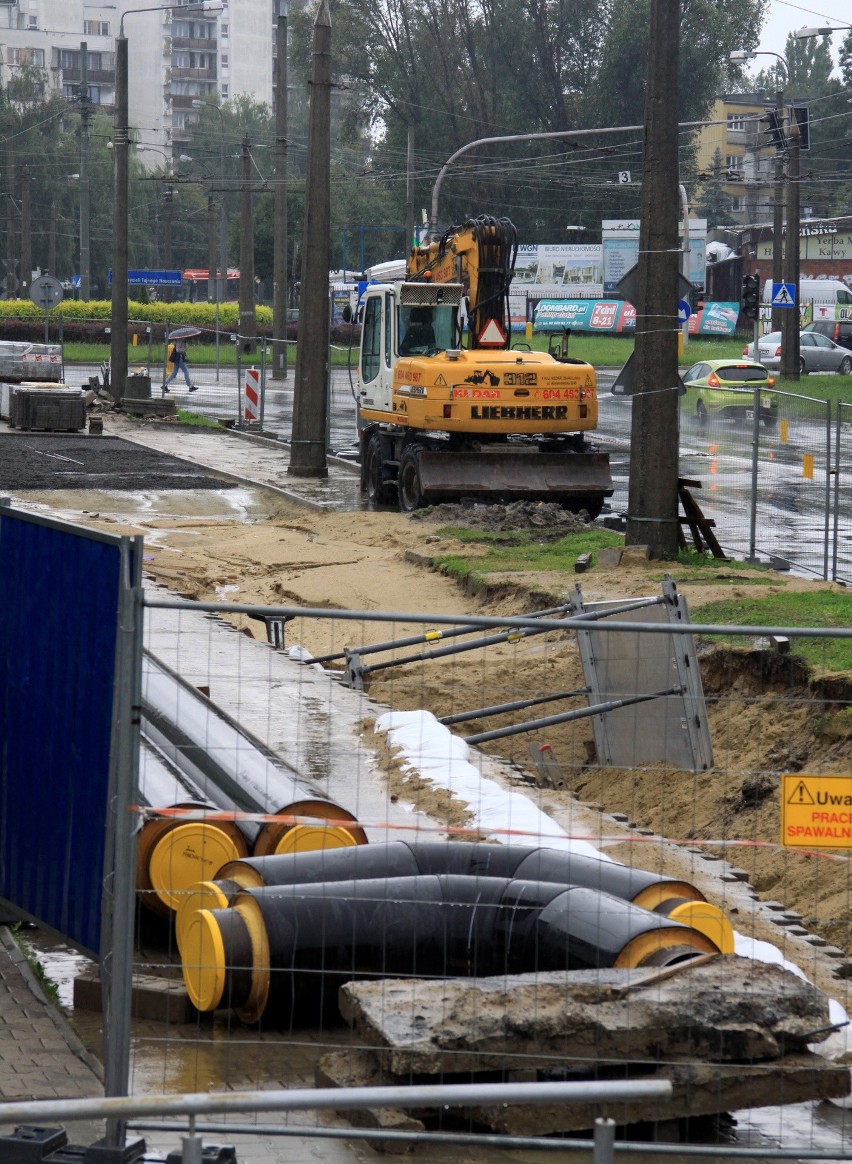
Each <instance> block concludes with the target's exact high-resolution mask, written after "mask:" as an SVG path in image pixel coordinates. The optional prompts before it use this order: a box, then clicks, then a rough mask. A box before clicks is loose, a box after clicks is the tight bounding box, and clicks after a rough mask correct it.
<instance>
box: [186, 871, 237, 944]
mask: <svg viewBox="0 0 852 1164" xmlns="http://www.w3.org/2000/svg"><path fill="white" fill-rule="evenodd" d="M229 905H230V899H229V897H228V895H227V894H226V893H224V892H223V891H222V889H220V887H219V886H218V885H217V884H216V882H215V881H199V882H198V883H197V884H196V885H190V887H189V889H187V890H185V891H184V893H182V894H181V898H180V905H179V906H178V908H177V913H176V914H175V938H176V940H177V944H178V949H179V950H182V949H183V941H184V935H185V934H186V932H187V929H188V927H189V924H190V922H191V921H192V915H193V914H194V913H197V912H198V911H199V910H201V909H227V907H228V906H229Z"/></svg>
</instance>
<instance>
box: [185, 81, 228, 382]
mask: <svg viewBox="0 0 852 1164" xmlns="http://www.w3.org/2000/svg"><path fill="white" fill-rule="evenodd" d="M192 105H193V108H194V109H213V110H215V112H216V115H217V116H218V118H219V186H220V188H221V189H220V195H219V278H218V279H217V280H216V286H215V296H214V294H213V291H214V288H213V285H212V282H211V279H210V276H211V275H212V273H213V272H212V270H211V271H208V281H207V294H208V297H209V298H210V299H214V298H215V302H216V383H217V384H218V382H219V310H220V307H221V304H222V303H224V302H225V296H226V294H227V290H228V220H227V217H226V214H225V118H224V117H223V115H222V110H221V108H220V107H219V106H218V105H216V104H214V103H213V102H212V101H202V100H201V99H200V98H196V99H195V100H194V101H193V102H192ZM211 267H212V264H211Z"/></svg>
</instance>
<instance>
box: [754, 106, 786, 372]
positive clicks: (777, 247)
mask: <svg viewBox="0 0 852 1164" xmlns="http://www.w3.org/2000/svg"><path fill="white" fill-rule="evenodd" d="M775 112H776V114H777V116H778V124H779V125H783V123H784V91H783V89H776V91H775ZM783 237H784V154H783V152H782V151H781V150H776V153H775V193H774V195H773V198H772V282H773V283H783V282H784V252H783V250H782V249H781V239H782V238H783ZM787 314H788V312H787V309H786V308H778V307H773V309H772V330H773V331H781V330H782V328H783V325H784V316H785V315H787ZM754 358H755V359H757V348H756V347H755V349H754Z"/></svg>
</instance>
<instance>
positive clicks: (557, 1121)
mask: <svg viewBox="0 0 852 1164" xmlns="http://www.w3.org/2000/svg"><path fill="white" fill-rule="evenodd" d="M658 1074H659V1075H660V1076H662V1077H664V1078H666V1079H670V1080H671V1083H672V1088H673V1093H672V1096H671V1098H670V1099H668V1100H660V1101H657V1102H656V1103H655V1110H654V1111H653V1113H649V1111H648V1102H647V1100H645V1101H644V1102H643V1101H634V1102H632V1103H622V1104H607V1105H603V1104H599V1103H598V1104H591V1103H583V1104H572V1105H571V1106H570V1107H569V1106H568V1105H556V1104H553V1105H551V1106H546V1107H535V1108H532V1107H527V1108H524V1107H508V1106H494V1107H488V1108H485V1107H482V1108H472V1109H471V1110H470V1112H469V1113H468V1114H469V1115H470V1118H471V1119H472V1120H474V1121H476V1122H481V1123H484V1124H487V1125H488V1127H490V1128H491V1129H492V1130H493V1131H495V1132H500V1133H502V1134H504V1135H509V1136H532V1135H536V1136H546V1135H551V1134H552V1133H554V1132H576V1131H583V1130H585V1129H588V1128H592V1127H593V1126H594V1122H595V1120H596V1119H597V1118H598V1117H599V1116H607V1117H609V1118H610V1119H613V1120H615V1122H616V1123H617V1124H619V1125H624V1124H637V1123H643V1122H647V1121H648V1120H649V1119H652V1120H653V1121H654V1122H655V1123H656V1122H657V1121H660V1120H671V1119H683V1118H686V1117H690V1116H692V1117H694V1116H701V1115H713V1114H716V1113H719V1112H728V1111H737V1110H739V1109H742V1108H753V1107H774V1106H776V1105H777V1104H778V1103H784V1104H789V1103H804V1102H806V1101H813V1100H823V1099H840V1098H842V1097H843V1096H846V1095H848V1094H849V1068H848V1067H844V1066H842V1065H840V1064H837V1063H829V1062H827V1061H826V1060H825V1059H822V1058H820V1057H819V1056H818V1055H795V1056H789V1057H786V1058H784V1059H776V1060H773V1061H771V1062H766V1063H748V1064H743V1063H736V1064H735V1063H722V1064H720V1063H666V1064H664V1065H661V1067H660V1069H659V1073H658ZM647 1077H648V1076H647V1075H644V1074H643V1073H642V1072H641V1071H637V1072H635V1073H634V1072H631V1074H630V1078H631V1079H633V1080H635V1079H642V1078H647ZM651 1077H652V1078H653V1077H654V1076H653V1075H652V1076H651Z"/></svg>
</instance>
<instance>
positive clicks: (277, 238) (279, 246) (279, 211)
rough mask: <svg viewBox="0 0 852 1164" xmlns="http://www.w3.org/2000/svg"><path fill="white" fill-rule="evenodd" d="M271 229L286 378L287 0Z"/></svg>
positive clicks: (276, 324)
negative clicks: (273, 215)
mask: <svg viewBox="0 0 852 1164" xmlns="http://www.w3.org/2000/svg"><path fill="white" fill-rule="evenodd" d="M275 48H276V58H275V209H274V214H275V230H274V235H273V244H272V268H273V274H272V334H273V335H274V336H275V341H276V342H275V343H274V344H273V347H272V378H273V379H274V380H286V379H287V305H288V300H289V298H290V296H289V294H288V283H287V234H288V230H287V0H278V21H277V23H276V25H275Z"/></svg>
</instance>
